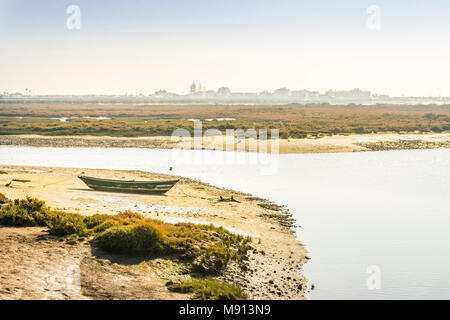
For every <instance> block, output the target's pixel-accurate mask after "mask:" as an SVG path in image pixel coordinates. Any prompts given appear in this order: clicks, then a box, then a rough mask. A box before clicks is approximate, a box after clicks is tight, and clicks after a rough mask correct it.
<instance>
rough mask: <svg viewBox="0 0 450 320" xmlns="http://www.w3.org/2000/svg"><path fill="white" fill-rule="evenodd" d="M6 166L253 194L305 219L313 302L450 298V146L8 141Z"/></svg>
mask: <svg viewBox="0 0 450 320" xmlns="http://www.w3.org/2000/svg"><path fill="white" fill-rule="evenodd" d="M0 164H11V165H36V166H61V167H79V168H105V169H133V170H134V169H136V170H146V171H154V172H161V173H172V174H176V175H182V176H188V177H194V178H198V179H200V180H202V181H205V182H208V183H212V184H214V185H218V186H223V187H227V188H231V189H236V190H240V191H244V192H249V193H253V194H255V195H258V196H261V197H265V198H268V199H270V200H273V201H275V202H277V203H279V204H284V205H287V206H288V207H289V209H290V210H291V212H292V213H293V214H294V216H295V218H296V219H297V222H298V223H299V224H301V227H300V228H297V234H298V238H299V239H300V240H301V241H303V242H304V243H305V244H306V246H307V248H308V250H309V251H310V252H311V258H312V259H311V260H310V261H309V262H308V263H307V264H306V266H305V267H304V274H305V275H306V276H307V277H308V278H309V279H311V282H312V283H314V285H315V289H314V290H313V291H312V292H311V293H310V294H309V296H310V297H311V298H312V299H324V298H326V299H350V298H356V299H403V298H407V299H443V298H447V299H449V298H450V274H449V273H448V270H449V269H450V255H449V254H448V249H449V245H450V232H449V231H450V149H441V150H408V151H389V152H365V153H336V154H310V155H307V154H304V155H280V156H275V155H274V156H271V157H270V156H269V157H267V156H258V155H255V154H243V153H226V152H220V151H191V150H184V151H179V150H178V151H174V150H150V149H119V148H117V149H101V148H99V149H83V148H37V147H10V146H2V147H0ZM171 166H172V167H173V171H171V172H170V171H169V170H168V168H169V167H171ZM368 269H369V271H370V272H371V273H370V274H369V273H368ZM368 281H369V284H371V286H370V287H368V285H367V282H368ZM378 284H379V288H378Z"/></svg>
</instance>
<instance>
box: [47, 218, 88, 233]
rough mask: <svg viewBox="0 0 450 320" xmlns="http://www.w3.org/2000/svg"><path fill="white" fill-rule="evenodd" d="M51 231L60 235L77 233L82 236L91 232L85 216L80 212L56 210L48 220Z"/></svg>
mask: <svg viewBox="0 0 450 320" xmlns="http://www.w3.org/2000/svg"><path fill="white" fill-rule="evenodd" d="M47 224H48V226H49V228H50V233H51V234H54V235H58V236H65V235H72V234H77V235H78V236H80V237H84V236H87V235H88V234H89V231H88V228H87V227H86V224H84V221H83V217H82V216H81V215H79V214H73V213H65V212H54V214H53V215H52V216H51V217H50V219H49V220H48V221H47Z"/></svg>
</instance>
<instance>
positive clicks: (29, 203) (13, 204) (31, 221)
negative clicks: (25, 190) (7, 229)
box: [0, 197, 51, 226]
mask: <svg viewBox="0 0 450 320" xmlns="http://www.w3.org/2000/svg"><path fill="white" fill-rule="evenodd" d="M50 216H51V212H50V210H48V209H47V208H46V207H45V203H44V202H43V201H40V200H37V199H34V198H31V197H27V198H26V199H24V200H14V201H10V202H9V203H8V204H7V205H6V206H3V207H2V208H0V223H2V224H4V225H10V226H36V225H39V226H45V225H46V222H47V220H48V219H49V217H50Z"/></svg>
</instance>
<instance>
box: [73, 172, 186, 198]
mask: <svg viewBox="0 0 450 320" xmlns="http://www.w3.org/2000/svg"><path fill="white" fill-rule="evenodd" d="M78 178H79V179H80V180H82V181H83V182H84V183H86V184H87V186H88V187H89V188H91V189H94V190H100V191H110V192H126V193H148V194H162V193H166V192H167V191H169V190H170V189H171V188H172V187H173V186H174V185H175V184H176V183H177V182H178V181H179V180H167V181H135V180H112V179H101V178H94V177H86V176H79V177H78Z"/></svg>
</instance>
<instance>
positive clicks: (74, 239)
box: [66, 233, 80, 244]
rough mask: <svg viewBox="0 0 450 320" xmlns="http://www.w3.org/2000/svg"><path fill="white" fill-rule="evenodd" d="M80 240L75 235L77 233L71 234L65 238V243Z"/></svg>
mask: <svg viewBox="0 0 450 320" xmlns="http://www.w3.org/2000/svg"><path fill="white" fill-rule="evenodd" d="M79 240H80V237H79V236H78V235H77V234H75V233H74V234H72V235H70V236H69V237H68V238H67V241H66V242H67V243H68V244H75V243H77V241H79Z"/></svg>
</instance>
